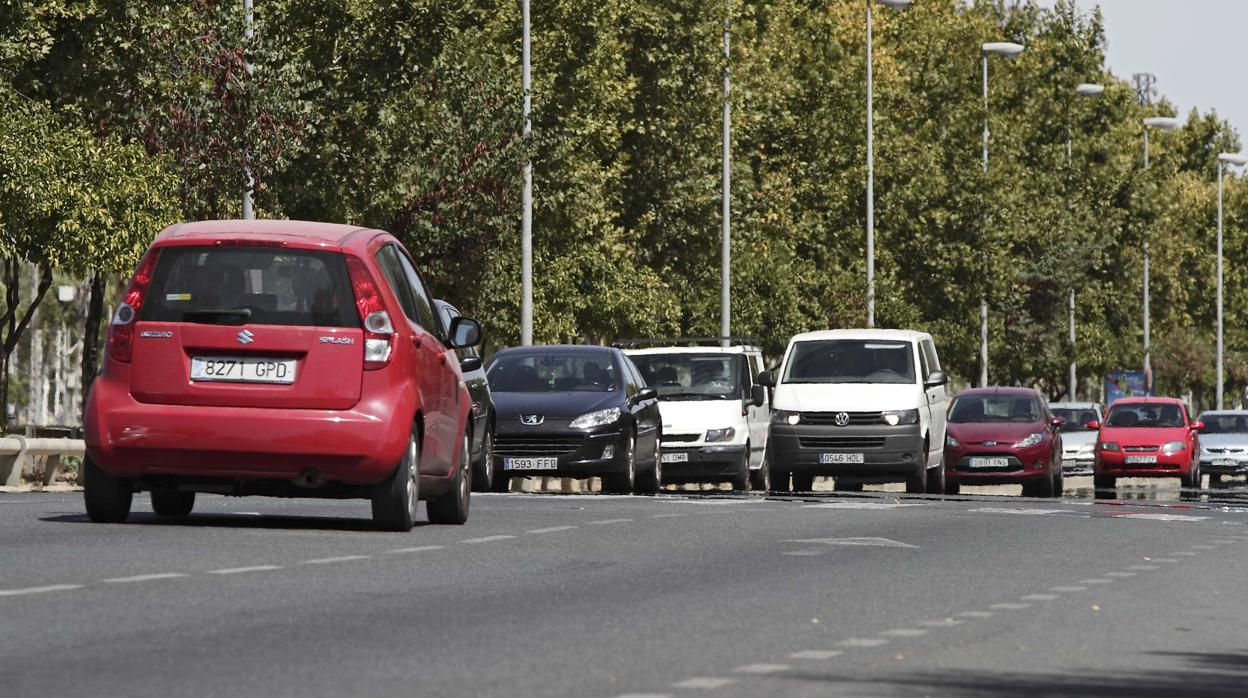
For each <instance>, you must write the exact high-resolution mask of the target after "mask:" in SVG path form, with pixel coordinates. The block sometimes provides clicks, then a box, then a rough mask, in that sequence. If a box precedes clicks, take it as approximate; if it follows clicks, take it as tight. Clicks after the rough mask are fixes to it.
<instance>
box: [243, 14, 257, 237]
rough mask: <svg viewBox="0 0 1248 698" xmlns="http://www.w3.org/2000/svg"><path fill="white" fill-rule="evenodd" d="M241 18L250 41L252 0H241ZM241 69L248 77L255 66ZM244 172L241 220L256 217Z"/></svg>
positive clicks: (252, 185)
mask: <svg viewBox="0 0 1248 698" xmlns="http://www.w3.org/2000/svg"><path fill="white" fill-rule="evenodd" d="M243 20H244V23H243V37H244V38H246V39H247V40H248V41H249V42H250V41H251V37H252V36H254V35H255V30H254V29H252V20H253V14H252V0H243ZM243 70H244V71H246V73H247V76H248V77H251V74H252V73H253V72H255V67H254V66H252V65H251V62H250V61H243ZM244 174H246V175H247V184H246V185H245V186H244V188H243V220H245V221H249V220H251V219H253V218H255V217H256V213H255V210H254V208H253V205H252V201H251V196H252V190H253V189H255V186H256V181H255V179H253V178H252V176H251V168H250V167H248V168H247V169H246V171H245V172H244Z"/></svg>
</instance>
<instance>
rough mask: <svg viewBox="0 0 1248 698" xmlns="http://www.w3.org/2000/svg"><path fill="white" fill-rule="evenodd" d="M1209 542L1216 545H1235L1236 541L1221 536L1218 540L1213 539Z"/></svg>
mask: <svg viewBox="0 0 1248 698" xmlns="http://www.w3.org/2000/svg"><path fill="white" fill-rule="evenodd" d="M1209 542H1210V543H1213V544H1214V545H1233V544H1234V543H1235V541H1233V540H1228V539H1226V538H1219V539H1217V540H1211V541H1209Z"/></svg>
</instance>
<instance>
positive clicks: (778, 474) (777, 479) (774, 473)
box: [768, 464, 793, 494]
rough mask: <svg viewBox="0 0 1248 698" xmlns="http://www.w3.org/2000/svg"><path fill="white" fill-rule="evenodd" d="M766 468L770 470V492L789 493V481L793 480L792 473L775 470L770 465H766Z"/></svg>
mask: <svg viewBox="0 0 1248 698" xmlns="http://www.w3.org/2000/svg"><path fill="white" fill-rule="evenodd" d="M768 467H769V468H771V491H772V492H774V493H776V494H784V493H786V492H789V491H790V490H789V481H790V480H792V479H793V477H792V473H789V472H787V471H784V470H777V469H776V468H775V467H774V466H771V465H770V464H768Z"/></svg>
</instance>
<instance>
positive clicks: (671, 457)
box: [660, 453, 689, 463]
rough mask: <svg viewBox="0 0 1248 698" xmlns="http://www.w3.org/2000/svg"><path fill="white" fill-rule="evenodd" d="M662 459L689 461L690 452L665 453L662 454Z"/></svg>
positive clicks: (672, 461)
mask: <svg viewBox="0 0 1248 698" xmlns="http://www.w3.org/2000/svg"><path fill="white" fill-rule="evenodd" d="M660 459H661V460H662V461H663V462H664V463H688V462H689V454H688V453H664V454H663V455H662V456H660Z"/></svg>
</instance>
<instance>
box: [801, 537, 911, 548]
mask: <svg viewBox="0 0 1248 698" xmlns="http://www.w3.org/2000/svg"><path fill="white" fill-rule="evenodd" d="M781 542H783V543H811V544H814V545H849V546H866V547H872V548H917V547H919V546H917V545H910V544H909V543H902V542H901V541H899V540H893V539H892V538H804V539H801V540H786V541H781Z"/></svg>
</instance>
